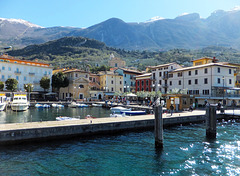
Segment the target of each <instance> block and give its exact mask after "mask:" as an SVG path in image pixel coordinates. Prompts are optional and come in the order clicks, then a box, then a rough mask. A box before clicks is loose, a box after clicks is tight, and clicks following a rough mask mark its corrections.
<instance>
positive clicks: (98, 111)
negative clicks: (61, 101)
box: [0, 107, 111, 124]
mask: <svg viewBox="0 0 240 176" xmlns="http://www.w3.org/2000/svg"><path fill="white" fill-rule="evenodd" d="M110 114H111V111H110V110H109V109H106V108H102V107H88V108H68V107H65V108H46V109H45V108H44V109H42V108H30V109H28V110H27V111H23V112H14V111H12V110H11V109H7V111H2V112H0V124H4V123H24V122H38V121H54V120H56V117H59V116H68V117H74V118H80V119H84V118H85V117H86V116H87V115H92V116H93V117H98V118H100V117H109V116H110Z"/></svg>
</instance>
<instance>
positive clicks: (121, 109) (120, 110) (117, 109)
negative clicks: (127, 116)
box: [110, 106, 131, 113]
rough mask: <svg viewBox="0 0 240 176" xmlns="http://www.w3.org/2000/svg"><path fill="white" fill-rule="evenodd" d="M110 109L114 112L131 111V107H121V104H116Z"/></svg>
mask: <svg viewBox="0 0 240 176" xmlns="http://www.w3.org/2000/svg"><path fill="white" fill-rule="evenodd" d="M110 110H111V111H112V112H114V113H121V112H123V111H131V108H130V109H127V108H124V107H121V106H116V107H112V108H110Z"/></svg>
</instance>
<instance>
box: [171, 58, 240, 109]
mask: <svg viewBox="0 0 240 176" xmlns="http://www.w3.org/2000/svg"><path fill="white" fill-rule="evenodd" d="M200 60H201V61H204V62H202V63H200ZM215 61H216V60H215V59H210V58H201V59H197V60H194V61H193V66H191V67H185V68H178V69H175V70H172V71H170V72H169V73H168V80H167V84H168V89H169V91H170V92H171V91H172V90H173V89H179V90H186V89H187V92H188V94H189V95H192V96H195V101H196V102H195V103H196V104H199V105H203V104H204V103H205V101H206V100H207V101H208V102H209V103H215V104H216V103H217V102H218V101H220V100H221V101H222V100H223V104H225V105H228V106H229V105H231V104H232V102H233V100H234V101H235V100H238V99H239V98H236V96H239V94H238V92H237V91H236V90H235V87H234V80H235V76H234V73H235V70H236V67H234V66H230V65H226V64H223V63H216V62H215Z"/></svg>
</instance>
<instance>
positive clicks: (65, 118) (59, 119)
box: [56, 116, 79, 121]
mask: <svg viewBox="0 0 240 176" xmlns="http://www.w3.org/2000/svg"><path fill="white" fill-rule="evenodd" d="M56 120H57V121H63V120H79V119H77V118H73V117H61V116H60V117H56Z"/></svg>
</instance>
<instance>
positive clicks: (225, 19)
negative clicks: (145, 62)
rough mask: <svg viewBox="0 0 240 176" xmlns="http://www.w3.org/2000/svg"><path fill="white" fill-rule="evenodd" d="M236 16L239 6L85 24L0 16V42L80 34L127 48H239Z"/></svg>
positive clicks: (24, 43)
mask: <svg viewBox="0 0 240 176" xmlns="http://www.w3.org/2000/svg"><path fill="white" fill-rule="evenodd" d="M239 18H240V10H239V9H235V10H232V11H223V10H218V11H215V12H213V13H212V14H211V15H210V16H209V17H207V18H201V17H200V15H199V14H198V13H191V14H184V15H180V16H178V17H176V18H174V19H162V18H160V19H157V20H153V21H151V22H141V23H126V22H124V21H123V20H121V19H118V18H110V19H108V20H105V21H103V22H101V23H98V24H95V25H92V26H90V27H88V28H74V27H49V28H41V27H29V26H24V25H23V24H15V26H14V24H10V23H7V22H3V21H1V18H0V27H1V28H0V41H1V43H0V44H1V45H2V46H6V45H13V46H15V47H25V46H27V45H31V44H40V43H45V42H48V41H50V40H55V39H59V38H62V37H69V36H81V37H87V38H92V39H95V40H99V41H101V42H104V43H105V44H106V45H107V46H109V47H115V48H122V49H127V50H155V51H159V50H169V49H173V48H186V49H199V48H204V47H207V46H213V45H215V46H225V47H233V48H236V49H240V21H239V20H238V19H239Z"/></svg>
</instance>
